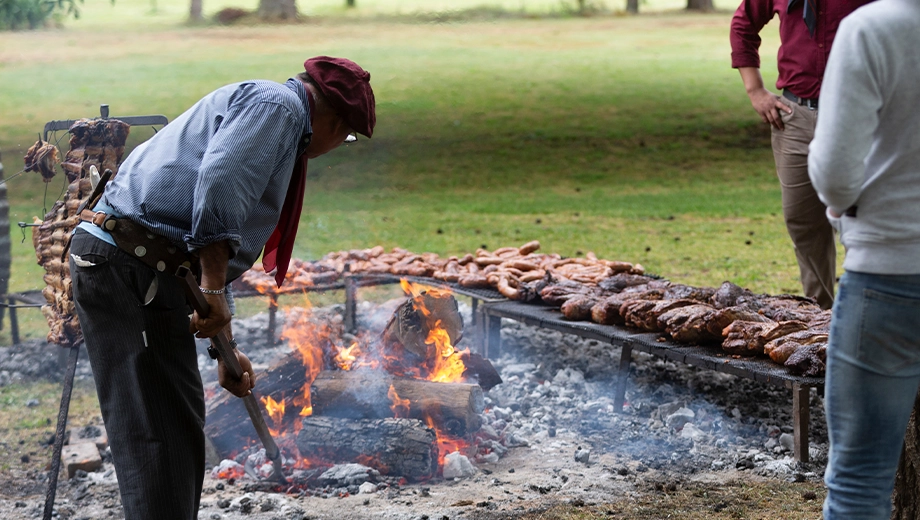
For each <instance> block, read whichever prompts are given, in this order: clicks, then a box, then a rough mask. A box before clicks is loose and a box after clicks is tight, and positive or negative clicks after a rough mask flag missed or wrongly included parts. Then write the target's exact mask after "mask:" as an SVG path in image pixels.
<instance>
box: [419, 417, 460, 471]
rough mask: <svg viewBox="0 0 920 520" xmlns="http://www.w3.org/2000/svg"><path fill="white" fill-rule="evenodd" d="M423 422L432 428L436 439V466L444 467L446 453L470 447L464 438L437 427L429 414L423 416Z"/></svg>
mask: <svg viewBox="0 0 920 520" xmlns="http://www.w3.org/2000/svg"><path fill="white" fill-rule="evenodd" d="M424 419H425V424H426V425H428V427H429V428H431V429H432V430H434V434H435V437H437V439H438V468H439V469H441V468H443V467H444V458H445V457H447V454H449V453H453V452H455V451H459V452H463V451H465V450H466V449H467V448H469V447H470V443H469V442H468V441H466V440H465V439H462V438H460V437H456V436H453V435H451V434H449V433H447V432H445V431H444V430H442V429H440V428H438V426H437V424H435V422H434V419H432V418H431V416H427V415H426V416H425V418H424Z"/></svg>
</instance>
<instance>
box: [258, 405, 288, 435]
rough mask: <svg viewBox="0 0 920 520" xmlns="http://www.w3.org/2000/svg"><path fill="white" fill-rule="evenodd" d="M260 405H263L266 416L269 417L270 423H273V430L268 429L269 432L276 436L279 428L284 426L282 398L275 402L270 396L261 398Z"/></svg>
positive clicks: (278, 433) (279, 430)
mask: <svg viewBox="0 0 920 520" xmlns="http://www.w3.org/2000/svg"><path fill="white" fill-rule="evenodd" d="M262 404H264V405H265V411H266V412H267V413H268V416H269V417H271V419H272V422H273V423H275V427H274V428H269V431H270V432H271V434H272V435H274V436H276V437H277V436H278V435H280V432H281V426H282V425H283V424H284V397H282V398H281V401H280V402H279V401H275V400H274V399H272V397H271V396H270V395H267V396H265V397H263V398H262Z"/></svg>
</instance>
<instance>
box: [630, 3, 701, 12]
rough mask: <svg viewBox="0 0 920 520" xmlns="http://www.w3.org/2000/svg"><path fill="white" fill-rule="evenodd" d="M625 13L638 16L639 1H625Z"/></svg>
mask: <svg viewBox="0 0 920 520" xmlns="http://www.w3.org/2000/svg"><path fill="white" fill-rule="evenodd" d="M688 1H690V0H688ZM626 12H628V13H632V14H638V13H639V0H626Z"/></svg>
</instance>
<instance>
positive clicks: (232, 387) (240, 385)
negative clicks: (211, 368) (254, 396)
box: [217, 349, 256, 397]
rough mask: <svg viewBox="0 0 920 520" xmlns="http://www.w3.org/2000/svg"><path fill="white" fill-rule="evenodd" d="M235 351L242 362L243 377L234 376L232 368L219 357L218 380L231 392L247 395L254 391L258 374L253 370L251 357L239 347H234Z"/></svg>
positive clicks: (238, 359)
mask: <svg viewBox="0 0 920 520" xmlns="http://www.w3.org/2000/svg"><path fill="white" fill-rule="evenodd" d="M233 353H234V354H235V355H236V359H237V361H239V362H240V366H241V367H243V377H241V378H239V379H236V378H234V377H233V375H231V374H230V369H228V368H227V365H225V364H224V360H223V359H222V358H218V360H217V381H218V382H219V383H220V386H222V387H224V388H226V389H227V390H228V391H229V392H230V393H231V394H233V395H235V396H237V397H246V396H247V395H249V394H251V393H252V389H253V387H255V386H256V374H255V372H253V371H252V363H250V362H249V358H248V357H246V354H243V353H242V352H240V351H239V350H237V349H233Z"/></svg>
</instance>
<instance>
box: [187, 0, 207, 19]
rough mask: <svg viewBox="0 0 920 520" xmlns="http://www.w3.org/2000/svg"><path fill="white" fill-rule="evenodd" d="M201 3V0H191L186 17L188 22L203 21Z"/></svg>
mask: <svg viewBox="0 0 920 520" xmlns="http://www.w3.org/2000/svg"><path fill="white" fill-rule="evenodd" d="M202 3H203V2H202V0H192V3H191V5H190V6H189V9H188V19H189V21H190V22H194V23H198V22H203V21H204V16H203V15H202V14H201V8H202V5H201V4H202Z"/></svg>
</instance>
